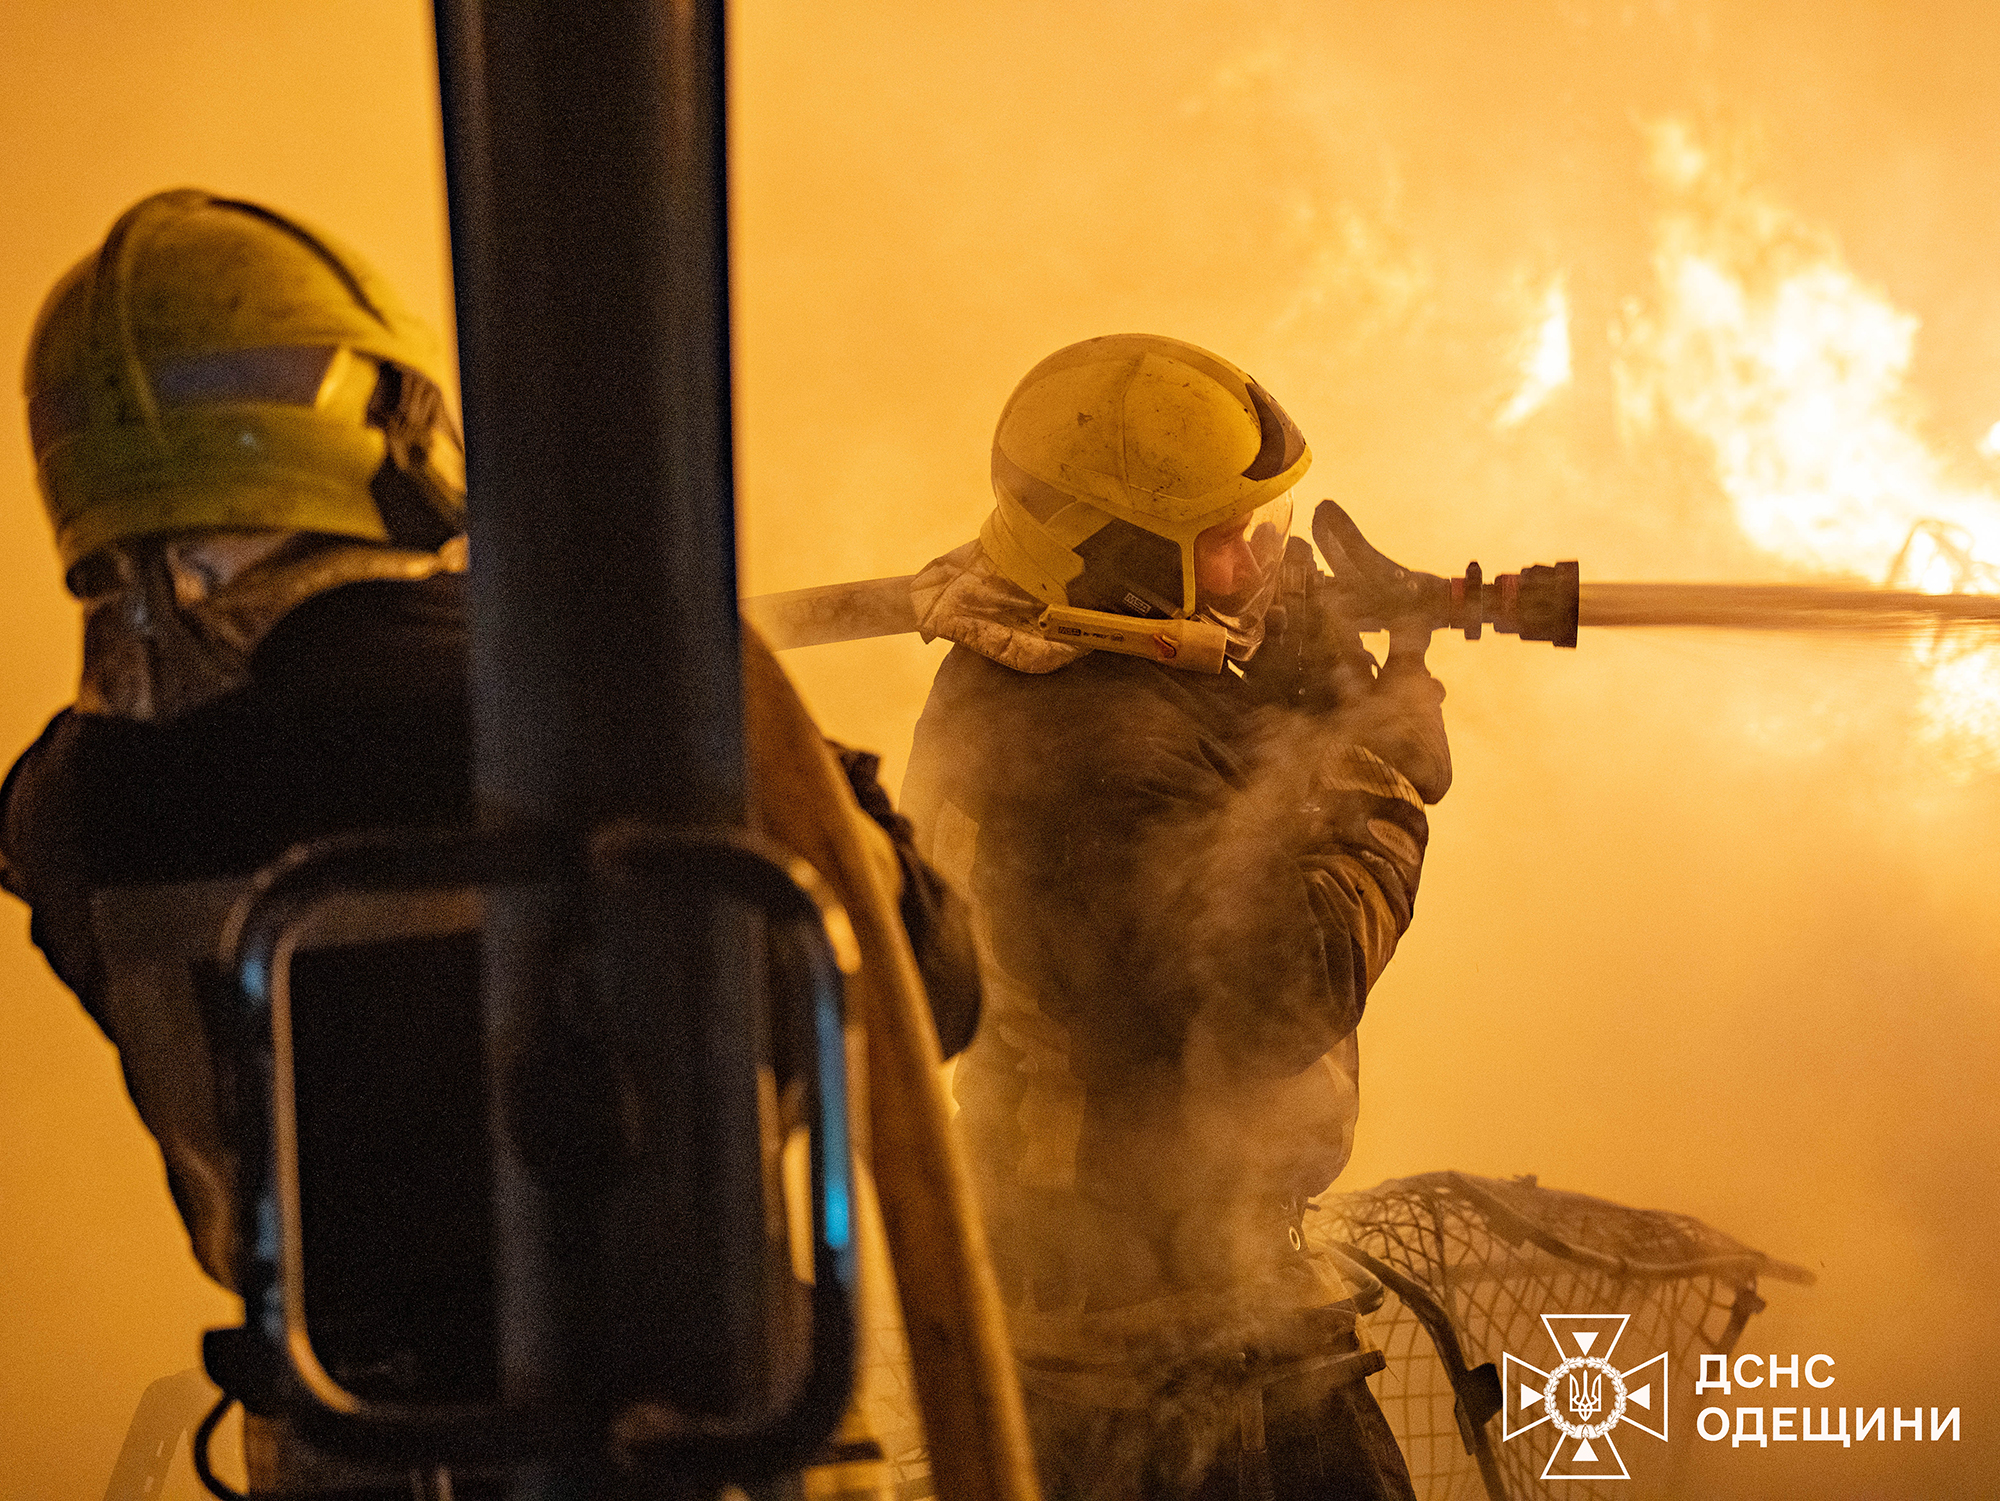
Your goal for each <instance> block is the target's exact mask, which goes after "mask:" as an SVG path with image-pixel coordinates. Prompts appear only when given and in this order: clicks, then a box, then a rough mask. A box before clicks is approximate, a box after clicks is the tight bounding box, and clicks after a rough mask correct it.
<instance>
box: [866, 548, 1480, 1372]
mask: <svg viewBox="0 0 2000 1501" xmlns="http://www.w3.org/2000/svg"><path fill="white" fill-rule="evenodd" d="M968 564H969V565H970V566H969V567H968V566H967V565H968ZM979 574H980V569H979V560H978V559H977V557H976V555H975V554H973V553H972V552H969V551H965V552H961V553H960V554H955V555H953V557H952V558H951V559H947V560H941V563H940V565H933V570H931V571H929V572H927V574H925V575H920V576H919V580H918V585H917V590H916V594H917V604H918V612H919V619H920V622H921V624H922V625H923V628H924V629H925V630H926V631H927V632H929V633H930V634H933V635H945V636H948V637H951V638H953V639H956V640H959V641H960V642H961V644H960V645H958V646H957V647H955V648H954V650H953V651H952V652H951V654H950V655H949V656H948V657H947V658H946V659H945V661H944V664H943V665H942V667H941V668H940V670H939V672H938V675H937V679H936V682H935V684H934V686H933V688H932V691H931V695H930V700H929V702H928V704H927V705H926V707H925V710H924V714H923V718H922V720H921V722H920V723H919V725H918V727H917V732H916V739H915V745H914V748H913V751H912V755H911V761H910V768H909V773H908V777H907V779H906V781H905V784H904V796H903V802H904V808H905V810H906V812H908V813H909V814H910V815H911V816H912V818H913V819H914V820H915V822H916V824H917V826H918V831H919V847H920V848H921V849H922V850H924V852H925V853H926V854H927V856H928V858H930V859H931V860H932V861H933V863H935V864H936V865H937V866H938V867H939V869H940V870H942V871H943V872H944V874H945V875H946V876H947V878H949V879H953V880H955V881H956V882H958V883H959V884H961V885H962V886H963V887H964V888H965V889H966V890H967V891H968V892H969V893H970V894H971V896H972V898H973V902H974V907H975V911H976V914H977V916H976V924H977V928H978V933H979V938H980V941H981V943H982V946H983V949H984V952H985V955H986V959H987V968H986V981H987V990H986V1003H985V1004H986V1012H985V1021H984V1023H983V1024H982V1027H981V1031H980V1034H979V1036H978V1038H977V1039H976V1040H975V1041H974V1043H973V1046H972V1047H971V1048H970V1050H968V1052H967V1053H966V1055H965V1056H964V1057H963V1058H962V1059H961V1060H960V1061H959V1064H958V1068H957V1074H956V1080H955V1093H956V1097H957V1101H958V1104H959V1107H960V1113H959V1116H958V1121H959V1125H960V1128H961V1130H962V1133H963V1135H964V1138H965V1140H966V1142H967V1144H968V1148H969V1155H970V1157H971V1159H972V1162H973V1165H974V1173H975V1180H976V1182H977V1183H978V1186H979V1190H980V1193H981V1197H982V1200H983V1204H984V1207H985V1211H986V1216H987V1220H988V1225H989V1229H990V1234H991V1237H992V1241H993V1246H994V1252H995V1264H996V1269H997V1270H998V1272H999V1275H1000V1278H1001V1285H1002V1290H1003V1296H1005V1298H1006V1299H1007V1301H1008V1303H1009V1305H1010V1322H1011V1323H1012V1326H1013V1330H1014V1335H1015V1341H1016V1345H1017V1348H1031V1347H1033V1346H1035V1344H1036V1343H1037V1341H1038V1340H1039V1339H1042V1338H1043V1337H1044V1336H1046V1338H1047V1340H1048V1341H1051V1342H1053V1343H1054V1344H1056V1345H1059V1344H1060V1343H1061V1341H1062V1339H1063V1337H1064V1334H1063V1331H1064V1330H1065V1329H1068V1330H1071V1331H1072V1332H1073V1331H1074V1329H1075V1327H1076V1325H1075V1323H1074V1320H1073V1318H1071V1317H1070V1316H1072V1315H1074V1314H1075V1313H1077V1312H1078V1311H1080V1310H1081V1311H1097V1310H1106V1311H1108V1310H1117V1309H1120V1308H1130V1307H1137V1306H1139V1305H1141V1304H1146V1303H1148V1302H1149V1301H1150V1300H1157V1299H1161V1298H1170V1299H1176V1300H1179V1302H1180V1304H1181V1306H1182V1307H1183V1308H1184V1310H1185V1311H1186V1314H1187V1319H1188V1320H1189V1321H1191V1322H1192V1324H1199V1323H1201V1322H1202V1321H1203V1320H1204V1319H1210V1320H1212V1321H1213V1322H1214V1323H1215V1326H1216V1331H1217V1337H1218V1338H1219V1339H1222V1340H1224V1341H1225V1342H1226V1341H1227V1340H1228V1339H1230V1338H1232V1337H1234V1336H1233V1335H1232V1334H1231V1333H1229V1332H1228V1331H1227V1330H1226V1328H1225V1326H1227V1325H1229V1324H1230V1322H1231V1320H1232V1319H1234V1318H1235V1317H1236V1314H1235V1313H1233V1312H1232V1311H1231V1310H1232V1308H1234V1307H1235V1306H1236V1305H1237V1304H1238V1303H1239V1301H1240V1300H1241V1299H1242V1298H1245V1297H1248V1298H1251V1299H1252V1300H1254V1301H1255V1302H1257V1303H1258V1304H1259V1305H1260V1306H1262V1307H1266V1308H1268V1307H1271V1306H1272V1300H1273V1295H1274V1294H1275V1295H1276V1296H1277V1301H1278V1302H1280V1303H1285V1304H1290V1305H1292V1306H1299V1307H1304V1306H1310V1305H1311V1304H1312V1303H1314V1302H1315V1301H1324V1300H1325V1298H1326V1297H1327V1296H1328V1294H1327V1293H1326V1291H1325V1290H1324V1289H1323V1288H1322V1287H1317V1286H1314V1285H1312V1279H1311V1278H1310V1277H1309V1276H1308V1275H1307V1273H1306V1271H1305V1270H1304V1269H1303V1268H1302V1266H1301V1265H1300V1262H1299V1260H1298V1258H1297V1257H1296V1254H1295V1247H1296V1241H1295V1240H1294V1238H1293V1237H1292V1235H1291V1231H1292V1230H1294V1229H1295V1228H1296V1218H1295V1217H1296V1215H1297V1214H1298V1212H1299V1208H1300V1205H1301V1204H1302V1201H1304V1200H1305V1199H1307V1198H1310V1197H1311V1196H1312V1195H1315V1194H1317V1193H1319V1192H1320V1191H1322V1190H1323V1189H1325V1188H1326V1187H1327V1186H1328V1184H1330V1183H1331V1182H1332V1181H1333V1179H1334V1177H1335V1175H1336V1174H1337V1173H1338V1172H1339V1171H1340V1169H1341V1167H1342V1165H1343V1164H1344V1163H1345V1162H1346V1159H1347V1156H1348V1152H1349V1149H1350V1147H1351V1144H1352V1139H1353V1128H1354V1123H1355V1118H1356V1113H1357V1106H1358V1088H1357V1085H1358V1054H1357V1050H1356V1043H1355V1036H1354V1032H1355V1026H1356V1024H1357V1023H1358V1022H1359V1021H1360V1019H1361V1016H1362V1011H1363V1007H1364V1005H1365V1002H1366V999H1367V996H1368V992H1369V988H1370V987H1371V986H1372V985H1373V984H1374V982H1375V980H1376V979H1377V977H1378V976H1379V975H1380V974H1381V972H1382V969H1383V966H1384V965H1385V964H1386V963H1387V962H1388V960H1389V957H1390V955H1391V954H1392V953H1393V952H1394V950H1395V947H1396V943H1397V940H1398V939H1399V937H1400V936H1401V934H1402V933H1403V931H1404V929H1405V928H1406V927H1407V925H1408V924H1409V921H1410V916H1411V912H1412V908H1413V905H1414V902H1415V898H1416V891H1417V883H1418V876H1419V873H1420V870H1421V866H1422V861H1423V853H1424V848H1425V843H1426V840H1427V837H1428V825H1427V822H1426V819H1425V814H1424V809H1423V803H1422V799H1421V798H1420V796H1419V795H1418V793H1417V791H1416V790H1415V788H1414V787H1413V786H1412V785H1411V784H1410V782H1409V780H1408V779H1407V778H1405V777H1404V776H1403V775H1402V773H1400V772H1399V771H1397V770H1396V769H1395V768H1394V767H1393V766H1391V765H1390V764H1388V762H1386V761H1385V760H1383V759H1382V758H1381V757H1379V756H1378V755H1376V754H1375V753H1374V752H1372V751H1369V750H1367V749H1364V748H1363V747H1362V746H1360V745H1359V744H1356V743H1354V742H1353V741H1352V740H1350V739H1347V738H1344V737H1343V733H1342V719H1341V715H1340V713H1339V712H1338V711H1334V712H1327V713H1320V714H1302V713H1296V712H1292V711H1287V710H1279V709H1276V708H1272V707H1266V706H1261V705H1259V704H1257V703H1256V702H1255V701H1254V700H1253V696H1252V695H1251V694H1250V693H1248V692H1247V691H1246V689H1245V684H1244V681H1243V680H1242V679H1241V678H1240V677H1239V676H1238V675H1237V674H1235V673H1233V672H1225V673H1223V674H1220V675H1216V676H1208V675H1203V674H1196V673H1190V672H1179V671H1175V670H1174V669H1172V668H1170V667H1167V666H1165V665H1161V664H1156V663H1152V662H1148V661H1145V660H1142V659H1137V658H1131V657H1122V656H1113V655H1110V654H1108V653H1107V654H1089V655H1083V656H1080V657H1078V656H1074V654H1073V653H1067V652H1065V653H1062V654H1061V656H1060V657H1056V658H1054V659H1053V660H1052V659H1051V656H1050V654H1047V653H1038V652H1036V651H1034V650H1032V649H1031V648H1030V647H1029V646H1028V645H1027V644H1026V643H1024V642H1023V641H1022V640H1021V639H1019V638H1021V637H1022V635H1023V632H1022V631H1021V629H1020V628H1019V627H1018V626H1017V625H1015V624H1013V623H1012V622H1013V621H1016V620H1018V619H1020V618H1021V617H1020V616H1018V615H1015V616H1009V615H1008V614H1007V612H1006V610H1005V609H1004V608H1002V607H1001V604H1003V603H1004V602H1002V601H999V600H998V595H996V593H995V588H996V585H995V581H993V580H992V579H990V578H983V579H982V578H980V577H979ZM998 588H999V591H1000V593H1004V592H1005V590H1004V581H999V584H998ZM968 600H969V601H971V603H970V604H967V603H966V602H967V601H968ZM1021 603H1024V604H1025V603H1030V602H1026V601H1022V602H1021ZM966 641H970V642H972V643H973V646H975V647H976V648H977V649H976V650H975V649H973V647H969V646H967V645H965V644H963V643H964V642H966ZM996 658H999V659H1002V660H995V659H996ZM1003 660H1007V661H1009V662H1010V663H1011V665H1002V664H1003ZM1420 676H1421V674H1420ZM1399 691H1400V692H1402V693H1405V694H1411V695H1413V697H1412V699H1411V701H1412V702H1416V703H1420V704H1421V703H1428V704H1429V705H1430V706H1431V709H1432V711H1433V712H1434V710H1435V703H1436V699H1437V698H1439V697H1441V696H1442V690H1441V689H1438V688H1437V687H1436V685H1435V683H1434V681H1433V680H1431V679H1429V678H1428V677H1427V676H1423V677H1422V681H1421V683H1414V684H1402V685H1399ZM1336 1295H1337V1294H1336ZM1044 1316H1046V1317H1047V1320H1048V1323H1047V1326H1046V1328H1044V1327H1042V1325H1041V1324H1039V1323H1038V1320H1041V1319H1042V1318H1043V1317H1044ZM1098 1322H1099V1323H1100V1324H1102V1323H1103V1320H1099V1321H1098ZM1113 1322H1114V1323H1115V1319H1114V1320H1113ZM1191 1337H1195V1338H1198V1337H1199V1336H1191ZM1079 1358H1082V1357H1081V1356H1079Z"/></svg>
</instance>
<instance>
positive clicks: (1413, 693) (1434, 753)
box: [1335, 621, 1451, 803]
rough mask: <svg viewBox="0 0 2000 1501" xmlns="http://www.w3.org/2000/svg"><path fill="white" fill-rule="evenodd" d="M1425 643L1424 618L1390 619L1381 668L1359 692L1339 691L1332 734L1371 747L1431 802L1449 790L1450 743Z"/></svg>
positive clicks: (1426, 627) (1427, 632)
mask: <svg viewBox="0 0 2000 1501" xmlns="http://www.w3.org/2000/svg"><path fill="white" fill-rule="evenodd" d="M1429 645H1430V626H1429V624H1428V623H1427V622H1424V621H1397V622H1394V623H1392V624H1391V625H1390V627H1389V655H1388V656H1387V657H1386V658H1385V659H1384V660H1383V663H1382V669H1381V671H1380V672H1378V673H1376V674H1375V681H1374V682H1373V683H1372V684H1369V685H1368V686H1367V687H1366V688H1365V689H1363V690H1362V691H1359V692H1350V693H1347V694H1344V695H1343V696H1342V700H1341V708H1340V710H1339V712H1338V713H1337V714H1336V715H1335V733H1337V734H1339V735H1341V736H1342V737H1343V738H1345V739H1347V740H1351V741H1352V742H1354V743H1355V744H1356V745H1361V746H1365V747H1366V748H1367V749H1369V750H1371V751H1373V752H1374V753H1375V754H1376V755H1378V756H1380V757H1381V758H1382V759H1383V760H1384V761H1387V762H1388V763H1389V764H1390V765H1391V766H1393V767H1395V768H1396V770H1398V771H1400V772H1401V773H1402V774H1403V775H1404V776H1405V777H1407V778H1409V782H1410V785H1411V786H1412V787H1414V788H1416V789H1417V796H1419V797H1421V798H1422V799H1423V800H1424V801H1425V802H1426V803H1435V802H1437V801H1439V800H1440V799H1441V798H1443V797H1444V795H1445V793H1447V792H1449V791H1450V790H1451V743H1450V741H1449V740H1448V739H1447V738H1446V737H1445V732H1444V684H1442V683H1440V682H1439V681H1438V680H1437V679H1436V678H1434V677H1432V676H1431V675H1430V672H1429V670H1428V669H1427V668H1426V667H1425V666H1424V649H1425V648H1426V647H1428V646H1429ZM1354 686H1355V687H1356V688H1360V686H1361V685H1360V684H1359V683H1356V684H1355V685H1354Z"/></svg>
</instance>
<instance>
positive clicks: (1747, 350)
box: [1616, 119, 2000, 765]
mask: <svg viewBox="0 0 2000 1501" xmlns="http://www.w3.org/2000/svg"><path fill="white" fill-rule="evenodd" d="M1648 136H1649V145H1650V147H1651V170H1652V175H1653V178H1654V181H1655V183H1656V185H1657V187H1658V188H1659V190H1660V192H1661V194H1662V196H1663V197H1664V199H1665V201H1666V207H1665V211H1664V213H1663V215H1662V217H1661V220H1660V223H1659V225H1658V229H1657V237H1656V241H1655V250H1654V268H1655V271H1656V274H1657V279H1658V286H1657V292H1656V299H1655V301H1654V302H1653V304H1652V306H1651V307H1648V308H1639V307H1634V308H1631V309H1629V310H1628V312H1627V315H1626V318H1625V320H1624V322H1623V325H1622V327H1621V328H1620V329H1619V331H1618V350H1619V358H1618V364H1617V369H1616V378H1617V383H1618V388H1619V392H1620V408H1621V414H1622V416H1623V417H1624V419H1625V420H1626V421H1627V422H1629V423H1632V424H1633V425H1634V426H1635V427H1636V428H1644V427H1646V426H1648V425H1651V424H1653V423H1656V422H1658V421H1659V420H1661V419H1662V418H1663V417H1664V418H1666V419H1670V420H1672V421H1673V422H1675V423H1678V424H1679V425H1680V426H1682V427H1684V428H1685V429H1687V430H1688V431H1690V432H1692V433H1694V434H1696V435H1697V436H1698V437H1700V438H1701V439H1703V440H1704V442H1705V443H1706V445H1707V446H1708V448H1709V449H1710V450H1711V451H1712V453H1713V455H1714V462H1715V470H1716V478H1717V480H1718V481H1719V483H1720V484H1721V487H1722V489H1723V491H1724V492H1725V493H1726V494H1727V495H1728V497H1729V499H1730V501H1731V503H1732V505H1733V507H1734V510H1735V514H1736V518H1737V521H1738V522H1739V524H1740V525H1741V526H1742V528H1743V531H1744V533H1745V535H1746V536H1748V537H1749V539H1750V540H1751V541H1752V542H1754V543H1755V544H1756V545H1757V546H1758V547H1760V548H1762V549H1764V550H1765V551H1766V552H1768V553H1770V554H1771V555H1772V556H1773V557H1775V558H1778V559H1781V560H1783V561H1784V562H1785V563H1786V564H1788V565H1790V566H1791V567H1792V568H1794V569H1796V570H1798V571H1800V572H1802V573H1812V574H1821V575H1845V576H1848V577H1853V576H1856V575H1859V576H1860V577H1861V578H1863V579H1865V580H1867V581H1868V582H1870V583H1876V584H1889V585H1893V586H1895V587H1898V588H1904V589H1916V590H1922V591H1924V592H1928V593H1950V592H1956V591H1977V592H2000V496H1996V494H1995V493H1994V491H1993V490H1992V489H1990V488H1987V487H1984V486H1982V485H1980V484H1977V483H1974V482H1970V481H1968V480H1966V479H1964V478H1962V477H1960V476H1959V475H1957V474H1956V473H1955V472H1954V470H1953V466H1952V464H1951V463H1950V462H1949V461H1948V460H1947V459H1946V457H1945V456H1944V455H1943V454H1941V453H1940V452H1939V451H1938V449H1937V448H1936V447H1935V446H1933V444H1932V442H1931V441H1929V439H1928V438H1927V437H1926V436H1925V434H1924V432H1923V430H1922V427H1921V423H1920V420H1919V415H1918V413H1917V411H1916V405H1915V402H1914V399H1913V397H1912V395H1911V393H1910V391H1909V389H1908V386H1907V380H1908V375H1909V368H1910V359H1911V354H1912V350H1913V348H1914V345H1915V341H1916V336H1917V331H1918V320H1917V319H1916V318H1915V317H1914V316H1912V315H1910V314H1908V313H1906V312H1903V311H1901V310H1900V309H1898V308H1897V307H1896V306H1894V305H1893V304H1892V303H1891V302H1890V301H1889V300H1888V298H1887V297H1885V296H1884V295H1883V294H1882V293H1880V292H1879V291H1877V290H1875V289H1874V288H1872V287H1870V286H1868V285H1867V284H1866V283H1865V282H1863V281H1862V280H1861V279H1860V278H1859V277H1857V276H1856V275H1855V274H1854V273H1853V272H1852V271H1851V270H1849V269H1848V267H1847V266H1846V264H1845V263H1844V261H1843V259H1842V257H1841V254H1840V251H1839V249H1838V247H1837V246H1836V245H1834V244H1833V243H1832V241H1831V240H1830V238H1829V237H1827V236H1825V235H1823V234H1821V233H1819V232H1817V231H1816V230H1815V229H1814V228H1813V227H1812V226H1810V225H1808V224H1806V223H1805V222H1803V221H1802V220H1801V219H1800V217H1799V216H1798V215H1797V214H1795V213H1793V212H1792V211H1791V210H1790V209H1789V208H1788V207H1787V206H1786V205H1784V204H1783V203H1781V202H1780V201H1778V200H1777V199H1776V198H1775V197H1774V196H1773V195H1772V194H1771V193H1770V192H1769V191H1768V190H1766V189H1764V188H1763V187H1761V186H1760V185H1759V184H1758V183H1757V182H1756V181H1755V180H1754V178H1753V176H1752V174H1751V172H1750V170H1749V169H1748V167H1747V165H1746V162H1745V160H1744V153H1743V152H1742V151H1741V150H1737V149H1732V148H1731V147H1728V146H1717V145H1715V144H1712V143H1708V142H1704V141H1703V140H1701V139H1700V138H1698V137H1697V135H1696V133H1695V132H1694V131H1693V130H1692V129H1691V128H1690V127H1689V126H1688V125H1687V124H1686V123H1685V122H1683V121H1680V120H1677V119H1668V120H1664V121H1661V122H1659V123H1657V124H1655V125H1653V126H1652V127H1651V128H1650V129H1649V132H1648ZM1910 650H1911V654H1912V658H1913V660H1914V662H1915V663H1916V664H1917V666H1918V667H1919V668H1920V670H1921V671H1922V672H1923V674H1924V679H1925V684H1926V690H1925V701H1924V705H1923V710H1922V712H1923V717H1924V732H1925V735H1926V738H1928V739H1931V740H1933V741H1934V742H1936V743H1937V744H1938V745H1939V747H1940V748H1941V749H1943V750H1945V751H1947V752H1948V753H1950V754H1951V756H1952V757H1953V758H1954V759H1957V760H1959V761H1960V762H1961V763H1962V764H1971V763H1983V764H1986V765H2000V653H1996V652H1995V651H1994V650H1992V649H1990V648H1989V647H1987V646H1986V645H1984V644H1983V643H1978V642H1970V641H1966V640H1952V639H1949V638H1946V637H1943V636H1940V637H1938V638H1936V639H1932V640H1926V641H1920V642H1917V643H1914V644H1913V645H1912V647H1911V648H1910Z"/></svg>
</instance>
